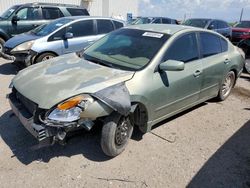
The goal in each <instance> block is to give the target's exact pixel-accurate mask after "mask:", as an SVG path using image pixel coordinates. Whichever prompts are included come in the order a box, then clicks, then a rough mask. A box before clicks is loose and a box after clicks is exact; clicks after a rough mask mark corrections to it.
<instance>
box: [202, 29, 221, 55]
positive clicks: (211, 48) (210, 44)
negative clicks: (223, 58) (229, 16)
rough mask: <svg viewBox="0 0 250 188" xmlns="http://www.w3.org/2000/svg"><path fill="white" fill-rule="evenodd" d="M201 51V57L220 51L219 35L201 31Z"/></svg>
mask: <svg viewBox="0 0 250 188" xmlns="http://www.w3.org/2000/svg"><path fill="white" fill-rule="evenodd" d="M200 41H201V53H202V56H203V57H209V56H212V55H216V54H219V53H221V44H220V43H221V42H220V37H219V36H216V35H214V34H211V33H201V34H200Z"/></svg>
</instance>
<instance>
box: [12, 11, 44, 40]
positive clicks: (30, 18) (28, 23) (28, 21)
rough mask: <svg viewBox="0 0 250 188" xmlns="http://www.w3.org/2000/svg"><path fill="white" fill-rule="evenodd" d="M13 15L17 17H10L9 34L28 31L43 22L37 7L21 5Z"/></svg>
mask: <svg viewBox="0 0 250 188" xmlns="http://www.w3.org/2000/svg"><path fill="white" fill-rule="evenodd" d="M14 16H16V18H17V19H16V20H13V19H12V20H11V21H10V25H9V33H10V34H11V36H15V35H18V34H21V33H25V32H28V31H30V30H32V29H34V28H36V27H38V26H39V25H41V24H43V23H44V22H43V21H42V20H41V14H40V9H39V7H22V8H21V9H19V10H18V11H17V12H16V14H15V15H14Z"/></svg>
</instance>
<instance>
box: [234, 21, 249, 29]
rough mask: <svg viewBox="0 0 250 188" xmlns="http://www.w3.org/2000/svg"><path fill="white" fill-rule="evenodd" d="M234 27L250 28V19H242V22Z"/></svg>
mask: <svg viewBox="0 0 250 188" xmlns="http://www.w3.org/2000/svg"><path fill="white" fill-rule="evenodd" d="M234 27H238V28H250V21H242V22H240V23H238V24H236V25H235V26H234Z"/></svg>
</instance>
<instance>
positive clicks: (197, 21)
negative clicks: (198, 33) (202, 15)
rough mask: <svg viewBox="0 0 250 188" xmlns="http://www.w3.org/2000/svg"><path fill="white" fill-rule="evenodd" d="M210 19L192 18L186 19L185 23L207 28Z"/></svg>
mask: <svg viewBox="0 0 250 188" xmlns="http://www.w3.org/2000/svg"><path fill="white" fill-rule="evenodd" d="M208 21H209V20H206V19H190V20H186V21H185V22H184V23H183V25H187V26H193V27H200V28H205V26H206V25H207V24H208Z"/></svg>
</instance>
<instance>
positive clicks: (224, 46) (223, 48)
mask: <svg viewBox="0 0 250 188" xmlns="http://www.w3.org/2000/svg"><path fill="white" fill-rule="evenodd" d="M220 42H221V51H222V52H226V51H227V50H228V42H227V41H226V40H225V39H223V38H221V39H220Z"/></svg>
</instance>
